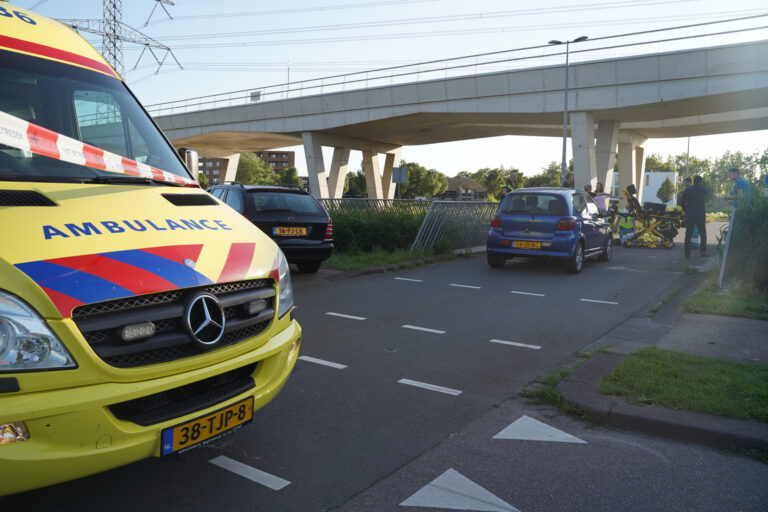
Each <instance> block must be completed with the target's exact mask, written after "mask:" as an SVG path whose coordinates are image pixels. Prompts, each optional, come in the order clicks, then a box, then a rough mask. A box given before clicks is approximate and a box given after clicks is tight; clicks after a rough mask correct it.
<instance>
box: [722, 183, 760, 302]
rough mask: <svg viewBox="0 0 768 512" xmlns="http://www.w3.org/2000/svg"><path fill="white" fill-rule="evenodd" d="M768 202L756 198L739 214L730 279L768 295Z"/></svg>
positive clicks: (730, 255) (733, 236)
mask: <svg viewBox="0 0 768 512" xmlns="http://www.w3.org/2000/svg"><path fill="white" fill-rule="evenodd" d="M766 262H768V198H766V197H762V196H760V195H757V194H752V195H751V196H750V198H749V200H745V201H743V202H742V204H741V205H740V207H739V209H738V210H737V212H736V218H735V219H734V223H733V233H732V234H731V245H730V247H729V249H728V260H727V266H728V267H727V270H728V275H730V276H734V277H737V278H738V279H741V280H742V281H744V282H746V283H752V284H754V285H755V286H756V287H757V288H759V289H760V290H762V291H764V292H768V264H766Z"/></svg>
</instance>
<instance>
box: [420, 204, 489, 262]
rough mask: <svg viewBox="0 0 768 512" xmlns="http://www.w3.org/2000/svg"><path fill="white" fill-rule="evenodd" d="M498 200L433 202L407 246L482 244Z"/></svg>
mask: <svg viewBox="0 0 768 512" xmlns="http://www.w3.org/2000/svg"><path fill="white" fill-rule="evenodd" d="M497 207H498V203H481V202H467V201H433V202H432V204H431V205H430V207H429V211H428V212H427V215H426V216H425V217H424V221H423V222H422V224H421V228H419V233H418V234H417V235H416V240H414V242H413V245H412V246H411V252H413V251H414V250H417V249H421V250H424V251H427V250H429V249H431V248H433V247H435V246H436V245H438V244H440V245H444V246H447V247H448V248H450V249H452V250H457V249H469V248H472V247H477V246H479V245H485V240H486V237H487V236H488V229H489V227H490V224H491V219H492V217H493V214H494V213H496V208H497Z"/></svg>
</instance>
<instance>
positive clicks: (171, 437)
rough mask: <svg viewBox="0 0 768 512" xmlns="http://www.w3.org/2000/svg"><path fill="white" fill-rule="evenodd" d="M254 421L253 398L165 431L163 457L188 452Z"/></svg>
mask: <svg viewBox="0 0 768 512" xmlns="http://www.w3.org/2000/svg"><path fill="white" fill-rule="evenodd" d="M252 419H253V397H252V396H251V397H248V398H246V399H245V400H241V401H240V402H237V403H236V404H232V405H230V406H229V407H226V408H224V409H221V410H218V411H216V412H213V413H211V414H208V415H206V416H203V417H202V418H197V419H196V420H192V421H188V422H186V423H182V424H180V425H176V426H175V427H171V428H167V429H165V430H163V436H162V440H163V444H162V450H161V453H162V455H169V454H171V453H175V452H178V451H180V450H187V449H189V448H192V447H193V446H197V445H200V444H202V443H204V442H206V441H212V440H213V438H219V437H221V436H223V435H225V434H227V433H231V432H233V431H234V430H237V429H239V428H240V427H242V426H243V425H245V424H246V423H250V422H251V420H252Z"/></svg>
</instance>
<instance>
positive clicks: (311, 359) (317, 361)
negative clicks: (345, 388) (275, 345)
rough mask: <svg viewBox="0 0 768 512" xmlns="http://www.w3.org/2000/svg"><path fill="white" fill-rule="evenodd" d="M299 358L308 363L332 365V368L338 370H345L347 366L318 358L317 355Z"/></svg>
mask: <svg viewBox="0 0 768 512" xmlns="http://www.w3.org/2000/svg"><path fill="white" fill-rule="evenodd" d="M299 359H301V360H302V361H306V362H308V363H315V364H321V365H323V366H330V367H331V368H336V369H337V370H343V369H344V368H346V367H347V366H346V365H343V364H339V363H333V362H331V361H325V360H323V359H317V358H315V357H309V356H299Z"/></svg>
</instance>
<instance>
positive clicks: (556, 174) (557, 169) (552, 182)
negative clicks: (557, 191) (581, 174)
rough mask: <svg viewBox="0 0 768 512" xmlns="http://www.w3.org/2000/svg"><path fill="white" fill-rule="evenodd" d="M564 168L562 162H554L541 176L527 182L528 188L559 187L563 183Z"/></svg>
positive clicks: (532, 177) (529, 178) (531, 178)
mask: <svg viewBox="0 0 768 512" xmlns="http://www.w3.org/2000/svg"><path fill="white" fill-rule="evenodd" d="M561 174H562V166H561V165H560V162H555V161H552V162H550V163H549V165H548V166H546V167H545V168H544V169H542V172H541V174H537V175H535V176H530V177H528V178H526V180H525V186H526V187H559V186H560V181H561V176H560V175H561Z"/></svg>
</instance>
